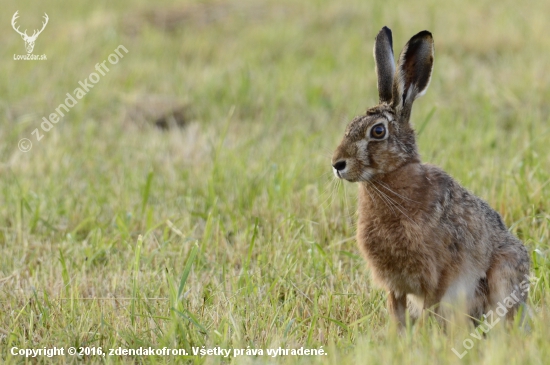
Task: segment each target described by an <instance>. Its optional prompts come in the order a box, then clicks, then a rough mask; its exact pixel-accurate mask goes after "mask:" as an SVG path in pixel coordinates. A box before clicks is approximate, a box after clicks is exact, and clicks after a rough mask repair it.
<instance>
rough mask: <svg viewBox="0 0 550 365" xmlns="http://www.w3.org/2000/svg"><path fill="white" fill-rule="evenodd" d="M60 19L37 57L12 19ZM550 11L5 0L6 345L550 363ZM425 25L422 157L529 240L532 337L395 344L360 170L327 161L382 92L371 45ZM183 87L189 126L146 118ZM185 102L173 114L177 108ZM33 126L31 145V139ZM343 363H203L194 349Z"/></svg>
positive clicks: (0, 351)
mask: <svg viewBox="0 0 550 365" xmlns="http://www.w3.org/2000/svg"><path fill="white" fill-rule="evenodd" d="M16 10H19V14H20V18H19V20H18V22H19V24H21V25H22V28H21V29H24V28H29V29H32V26H33V25H32V24H34V23H37V25H40V23H39V22H40V21H41V19H40V17H41V16H42V14H43V13H44V12H46V13H48V15H49V17H50V22H49V24H48V25H47V27H46V29H45V30H44V32H43V33H42V34H41V35H40V36H39V37H38V39H37V41H36V46H35V50H34V53H35V54H44V53H45V54H47V57H48V60H47V61H25V62H24V61H13V54H24V53H25V52H24V47H23V42H22V40H21V38H20V37H19V36H18V35H17V34H16V33H15V32H13V31H10V30H9V29H8V28H7V27H8V24H9V19H8V18H9V16H11V15H12V14H13V13H14V12H15V11H16ZM549 11H550V4H548V3H545V2H534V3H532V4H530V5H529V6H527V5H526V6H522V5H518V3H517V2H512V1H509V0H504V1H500V2H494V1H472V0H466V1H460V2H459V1H449V2H445V4H442V3H441V2H437V1H434V0H422V1H421V2H407V3H403V2H402V3H399V2H396V1H393V0H388V1H386V2H384V3H383V4H382V3H377V2H364V1H359V0H357V1H349V2H345V3H337V2H325V1H314V0H311V1H305V2H293V1H289V0H284V1H277V2H275V1H271V0H267V1H261V2H260V1H256V2H251V1H245V2H228V1H221V0H220V1H216V2H212V1H207V2H189V1H185V2H183V3H180V2H178V3H176V2H170V1H160V2H157V3H155V5H154V6H153V5H152V4H150V3H148V2H146V1H143V0H139V1H134V2H130V1H119V2H116V3H114V4H112V3H111V2H107V1H102V2H94V3H93V4H92V3H90V4H88V5H86V6H84V5H80V4H78V3H66V2H63V3H62V2H60V1H56V0H47V1H43V2H41V3H40V4H39V5H38V6H35V5H33V6H30V5H28V4H20V3H17V4H16V3H15V2H13V1H12V2H9V3H8V4H7V5H6V14H8V15H7V16H6V17H4V20H3V23H2V24H4V27H6V28H5V29H7V30H6V31H5V32H3V33H2V34H1V35H0V39H1V40H2V44H3V45H4V47H2V50H0V57H1V59H2V60H3V62H1V63H0V69H1V71H2V75H4V82H3V83H2V84H1V85H0V95H1V102H0V110H1V115H2V128H1V129H0V131H1V133H2V142H3V143H2V144H1V145H0V153H1V156H2V165H1V166H0V171H1V173H2V184H1V185H0V187H1V192H0V201H1V204H0V222H1V223H0V250H1V251H0V252H1V253H2V254H1V256H0V288H1V296H0V336H1V339H0V343H1V346H0V358H1V359H2V361H3V362H5V363H26V362H29V363H30V362H33V363H34V362H38V363H64V362H65V363H73V362H75V361H76V360H75V358H74V357H71V356H64V357H57V358H47V357H44V356H42V357H38V358H37V360H36V361H35V360H31V359H24V358H22V357H19V356H12V355H11V353H10V352H11V350H10V349H11V348H12V347H14V346H17V347H18V348H34V349H37V348H50V347H53V346H57V347H65V348H68V347H69V346H75V347H79V346H84V347H90V348H92V347H95V348H97V347H101V348H102V349H103V350H104V351H105V350H106V349H108V348H113V349H114V348H119V347H120V348H127V349H134V348H138V347H140V346H142V347H149V346H151V347H153V348H162V347H168V348H184V349H186V350H187V351H188V352H189V356H187V357H176V356H150V357H141V356H106V357H104V358H103V357H97V356H91V355H90V356H85V360H88V361H91V362H106V363H112V364H119V363H121V364H122V363H146V364H157V363H158V364H161V363H172V362H188V363H193V364H218V363H234V364H248V363H277V364H278V363H281V364H290V363H298V362H299V363H304V364H334V363H337V362H339V363H342V364H348V363H358V362H362V363H369V364H377V363H380V364H388V363H441V364H458V363H461V364H470V363H471V364H474V363H476V364H477V363H484V364H500V363H503V362H507V363H516V364H540V363H544V362H545V361H546V360H545V359H547V358H548V356H549V350H548V343H549V340H550V337H549V335H548V331H547V323H548V316H549V314H550V313H549V312H548V310H547V307H546V303H547V302H548V300H549V290H548V289H549V287H550V261H549V257H548V255H549V247H548V242H549V228H548V227H549V221H550V213H549V211H550V206H549V203H548V202H549V201H550V186H549V182H550V157H549V156H550V154H549V153H548V152H549V148H548V142H547V141H548V140H549V137H550V129H549V115H550V109H549V107H548V103H547V100H549V98H550V88H549V87H548V85H550V74H549V73H548V72H547V65H548V57H547V55H546V53H545V50H547V49H549V47H550V38H548V37H547V36H546V34H547V32H546V25H547V15H546V14H548V13H549ZM383 25H387V26H389V27H390V28H392V30H393V32H394V48H395V50H396V52H398V51H399V50H400V49H401V47H402V46H403V45H404V43H405V42H406V41H407V40H408V39H409V38H410V37H411V36H412V35H413V34H415V33H416V32H418V31H420V30H423V29H429V30H431V31H432V32H433V34H434V38H435V45H436V61H435V69H434V75H433V78H432V83H431V86H430V89H429V90H428V92H427V94H426V96H424V97H423V98H422V99H420V100H418V101H417V102H416V104H415V107H414V111H413V121H414V123H415V124H416V126H417V130H418V131H419V132H420V135H419V138H418V143H419V147H420V152H421V154H422V156H423V159H424V161H427V162H431V163H435V164H438V165H440V166H442V167H443V168H444V169H445V170H446V171H448V172H449V173H450V174H451V175H453V176H454V177H455V178H457V179H458V180H459V181H460V182H461V183H462V184H463V185H465V186H466V187H468V188H469V189H470V190H472V191H474V192H475V193H476V194H478V195H480V196H481V197H483V198H484V199H486V200H487V201H488V202H489V203H490V204H491V206H493V207H494V208H496V209H497V210H498V211H499V212H500V213H501V214H502V216H503V218H504V220H505V221H506V223H507V224H508V226H509V227H511V230H512V231H513V232H514V233H515V234H517V235H518V236H519V237H520V238H521V239H522V240H523V241H524V242H525V244H526V245H527V247H528V249H529V251H530V253H531V255H532V259H533V262H532V263H533V267H532V275H534V276H536V277H537V278H538V279H539V280H538V281H537V284H536V285H534V286H533V287H532V290H531V291H530V303H531V307H532V308H533V312H534V316H533V324H532V327H533V328H532V332H531V333H530V334H525V333H523V332H521V331H516V330H510V331H505V330H503V329H502V328H500V327H503V326H497V327H496V328H495V329H493V330H492V331H491V332H490V334H489V335H488V336H487V338H486V339H483V340H475V339H473V342H474V345H473V346H474V347H473V348H472V350H470V351H469V352H468V354H467V355H465V356H464V357H463V358H462V359H459V358H458V357H457V356H455V354H454V353H453V351H452V348H455V349H456V350H457V351H458V352H459V353H460V352H462V351H463V341H464V340H465V339H466V338H472V337H471V336H470V335H469V333H470V332H471V329H470V331H468V329H467V328H466V329H464V328H460V327H459V326H457V328H453V329H452V330H450V331H449V332H448V333H443V331H442V330H440V329H439V328H438V326H437V325H435V324H428V325H426V326H422V327H420V326H417V327H413V328H410V329H408V331H407V333H405V334H404V335H403V336H397V335H396V333H395V329H394V328H392V326H391V324H390V323H389V321H388V315H387V312H386V310H385V294H384V293H383V292H382V291H380V290H379V289H377V288H374V287H372V285H371V282H370V279H369V271H368V269H367V268H366V266H365V263H364V261H363V260H362V258H361V257H360V255H359V252H358V250H357V248H356V246H355V242H354V238H353V237H354V232H355V223H354V222H355V207H356V186H354V185H351V184H347V183H344V184H338V185H337V184H335V183H334V179H333V177H332V175H331V171H330V164H329V161H330V156H331V154H332V150H333V149H334V148H335V147H336V146H337V144H338V143H339V141H340V138H341V136H342V133H343V131H344V128H345V125H346V123H347V122H348V121H349V120H351V118H352V117H353V116H355V115H358V114H360V113H362V112H363V111H364V110H365V109H366V108H367V107H369V106H372V105H374V104H375V103H376V101H377V99H376V98H377V93H376V89H375V87H376V81H375V74H374V63H373V59H372V45H373V39H374V36H375V34H376V33H377V31H378V30H379V29H380V28H381V27H382V26H383ZM120 44H122V45H124V46H125V47H126V48H127V49H128V50H129V53H128V54H127V55H125V57H124V58H123V59H121V60H120V62H119V63H118V64H116V65H113V66H112V67H111V69H110V71H109V72H108V73H107V74H106V75H105V76H103V77H101V80H100V81H99V82H98V83H97V84H96V85H95V86H94V88H93V89H91V90H90V91H89V93H88V94H87V95H86V96H85V97H84V98H82V100H79V101H78V104H77V105H76V106H75V107H74V108H72V109H71V110H70V112H69V113H67V115H66V116H65V117H64V118H63V119H62V120H61V121H60V122H58V123H57V124H56V125H55V126H54V127H53V128H52V129H51V130H50V131H49V132H47V133H46V132H44V133H43V134H44V138H43V139H41V140H40V141H37V140H36V139H35V138H34V135H33V134H32V131H33V130H34V129H36V128H40V123H41V120H42V117H43V116H47V115H49V114H50V113H52V112H54V110H55V108H56V107H57V106H58V105H59V104H60V103H62V102H63V101H64V99H65V98H66V93H67V92H69V93H70V92H72V91H73V90H74V89H75V88H76V87H78V82H79V81H81V80H84V79H85V78H87V77H88V75H90V73H92V72H94V71H95V70H94V67H95V65H96V63H98V62H102V61H103V60H105V59H107V57H108V56H109V54H111V53H112V52H113V50H114V49H115V48H116V47H118V45H120ZM151 98H156V99H160V100H172V101H173V100H175V102H176V103H180V104H181V105H182V106H183V108H184V109H185V111H186V113H187V114H186V115H187V116H186V120H185V126H184V127H183V128H171V129H169V130H167V131H161V130H159V129H158V128H156V127H154V126H153V125H152V124H148V123H140V122H138V121H137V120H136V118H134V117H132V116H133V115H134V116H135V115H136V114H135V113H134V112H135V110H136V108H139V107H140V106H143V102H142V100H144V99H145V100H149V99H151ZM159 112H161V113H165V112H166V110H162V108H161V110H160V111H159ZM21 138H29V139H30V140H31V141H32V143H33V147H32V149H31V150H30V151H29V152H26V153H22V152H20V151H19V149H18V148H17V144H18V141H19V140H20V139H21ZM201 346H205V348H214V347H216V346H219V347H222V348H238V349H247V347H249V348H251V349H260V348H261V349H268V348H278V347H282V348H300V347H302V346H303V347H306V348H311V349H319V348H320V347H321V346H323V349H324V350H325V351H326V352H327V353H328V355H327V356H285V357H275V358H273V357H271V358H270V357H268V356H265V355H264V356H239V357H232V358H223V357H220V356H207V357H200V356H194V355H193V353H192V348H193V347H201Z"/></svg>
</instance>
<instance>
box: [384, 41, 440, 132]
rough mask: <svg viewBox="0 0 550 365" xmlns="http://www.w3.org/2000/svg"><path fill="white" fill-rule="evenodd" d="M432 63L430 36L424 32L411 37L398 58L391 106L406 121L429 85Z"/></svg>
mask: <svg viewBox="0 0 550 365" xmlns="http://www.w3.org/2000/svg"><path fill="white" fill-rule="evenodd" d="M433 63H434V41H433V38H432V34H431V33H430V32H428V31H427V30H424V31H422V32H420V33H418V34H417V35H415V36H414V37H412V38H411V39H410V40H409V41H408V42H407V44H406V45H405V47H403V51H401V55H400V56H399V61H398V63H397V72H396V74H395V78H394V81H393V98H392V106H393V107H394V109H395V110H396V111H397V113H398V114H399V115H401V116H403V117H404V118H402V120H403V119H404V120H406V121H408V118H409V116H410V112H411V108H412V103H413V101H414V100H415V99H416V98H418V97H420V96H422V95H424V93H425V92H426V90H427V89H428V85H429V84H430V79H431V77H432V69H433Z"/></svg>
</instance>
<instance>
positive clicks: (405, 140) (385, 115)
mask: <svg viewBox="0 0 550 365" xmlns="http://www.w3.org/2000/svg"><path fill="white" fill-rule="evenodd" d="M374 60H375V63H376V73H377V76H378V95H379V100H380V101H379V105H377V106H375V107H372V108H370V109H368V110H367V112H366V113H365V115H361V116H358V117H356V118H354V119H353V120H352V121H351V123H350V124H349V125H348V127H347V129H346V133H345V135H344V139H343V140H342V142H341V143H340V145H339V146H338V148H337V149H336V151H335V152H334V155H333V156H332V166H333V168H334V173H335V174H336V176H337V177H339V178H341V179H346V180H348V181H352V182H354V181H368V180H370V179H372V178H373V177H375V176H376V175H379V174H385V173H388V172H392V171H394V170H396V169H398V168H399V167H401V166H403V165H405V164H407V163H409V162H415V161H419V156H418V152H417V148H416V142H415V136H414V130H413V128H412V126H411V125H410V123H409V118H410V115H411V108H412V104H413V101H414V100H415V99H416V98H418V97H420V96H422V95H424V93H425V92H426V89H427V88H428V84H429V83H430V78H431V75H432V67H433V61H434V44H433V39H432V35H431V33H430V32H428V31H422V32H420V33H418V34H417V35H415V36H414V37H412V38H411V39H410V40H409V42H408V43H407V44H406V45H405V47H404V48H403V51H402V52H401V55H400V56H399V62H398V64H397V69H396V67H395V62H394V59H393V46H392V35H391V30H390V29H388V28H386V27H384V28H382V30H381V31H380V33H378V35H377V36H376V40H375V43H374Z"/></svg>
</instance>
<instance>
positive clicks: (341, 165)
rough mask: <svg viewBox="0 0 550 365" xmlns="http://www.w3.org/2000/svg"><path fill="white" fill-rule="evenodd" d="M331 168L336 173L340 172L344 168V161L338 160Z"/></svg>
mask: <svg viewBox="0 0 550 365" xmlns="http://www.w3.org/2000/svg"><path fill="white" fill-rule="evenodd" d="M332 167H334V168H335V169H336V170H337V171H342V170H343V169H345V168H346V160H340V161H337V162H335V163H334V164H333V165H332Z"/></svg>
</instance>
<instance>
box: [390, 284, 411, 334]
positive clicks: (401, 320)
mask: <svg viewBox="0 0 550 365" xmlns="http://www.w3.org/2000/svg"><path fill="white" fill-rule="evenodd" d="M406 311H407V296H406V295H405V294H401V295H400V296H397V295H396V294H395V292H393V291H391V290H390V291H388V312H390V315H391V316H392V318H393V319H394V320H396V321H397V323H398V324H399V327H400V328H403V327H405V325H406Z"/></svg>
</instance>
